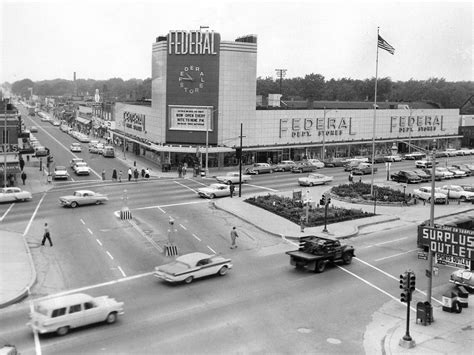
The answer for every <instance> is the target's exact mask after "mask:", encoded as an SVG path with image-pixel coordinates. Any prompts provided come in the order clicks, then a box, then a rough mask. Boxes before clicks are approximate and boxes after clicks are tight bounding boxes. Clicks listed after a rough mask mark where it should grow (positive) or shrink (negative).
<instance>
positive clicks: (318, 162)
mask: <svg viewBox="0 0 474 355" xmlns="http://www.w3.org/2000/svg"><path fill="white" fill-rule="evenodd" d="M305 162H306V163H309V164H311V165H314V166H315V167H316V168H318V169H321V168H324V163H323V162H322V161H321V160H319V159H307V160H305Z"/></svg>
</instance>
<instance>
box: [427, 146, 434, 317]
mask: <svg viewBox="0 0 474 355" xmlns="http://www.w3.org/2000/svg"><path fill="white" fill-rule="evenodd" d="M431 161H432V164H433V165H432V167H431V198H430V227H434V203H435V171H436V140H433V149H432V151H431ZM426 276H427V277H428V290H427V292H426V301H427V302H428V303H429V307H430V315H431V319H430V323H429V324H431V323H432V322H433V321H434V318H433V307H432V306H431V289H432V288H433V251H431V250H428V270H426Z"/></svg>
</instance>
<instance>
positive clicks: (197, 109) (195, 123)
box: [169, 106, 213, 132]
mask: <svg viewBox="0 0 474 355" xmlns="http://www.w3.org/2000/svg"><path fill="white" fill-rule="evenodd" d="M207 125H209V126H208V127H207ZM169 127H170V130H186V131H206V129H208V130H209V132H212V130H213V127H212V107H208V106H170V107H169Z"/></svg>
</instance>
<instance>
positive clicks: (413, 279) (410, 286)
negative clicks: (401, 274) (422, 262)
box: [408, 272, 416, 292]
mask: <svg viewBox="0 0 474 355" xmlns="http://www.w3.org/2000/svg"><path fill="white" fill-rule="evenodd" d="M415 284H416V276H415V273H414V272H410V277H409V280H408V289H409V290H410V292H413V291H415Z"/></svg>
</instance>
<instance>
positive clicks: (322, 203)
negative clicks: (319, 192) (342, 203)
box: [319, 195, 326, 206]
mask: <svg viewBox="0 0 474 355" xmlns="http://www.w3.org/2000/svg"><path fill="white" fill-rule="evenodd" d="M319 204H320V205H321V206H326V196H325V195H323V196H322V197H321V200H319Z"/></svg>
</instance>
